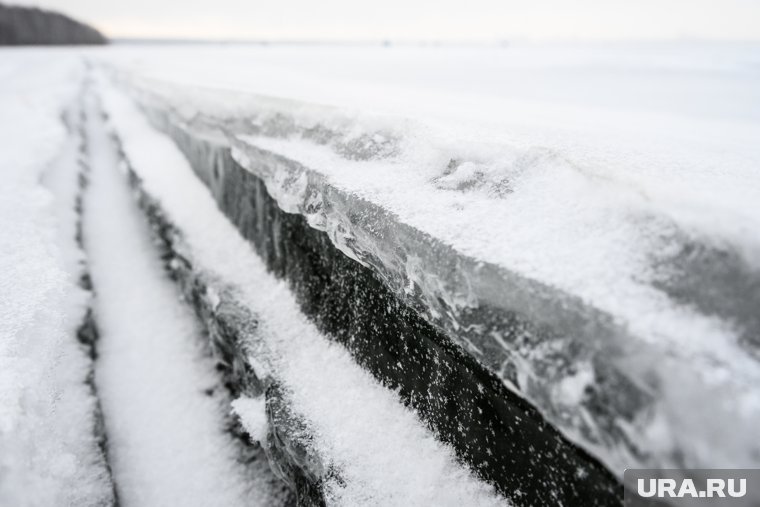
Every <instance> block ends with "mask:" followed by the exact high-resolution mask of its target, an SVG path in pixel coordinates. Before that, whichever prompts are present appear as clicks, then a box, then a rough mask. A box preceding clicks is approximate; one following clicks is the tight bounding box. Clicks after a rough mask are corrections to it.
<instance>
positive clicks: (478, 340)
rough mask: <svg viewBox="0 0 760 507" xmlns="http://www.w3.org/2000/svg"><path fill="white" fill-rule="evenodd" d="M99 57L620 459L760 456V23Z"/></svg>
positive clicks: (615, 461)
mask: <svg viewBox="0 0 760 507" xmlns="http://www.w3.org/2000/svg"><path fill="white" fill-rule="evenodd" d="M101 56H102V58H101V60H102V61H104V62H105V63H106V64H107V65H108V66H110V67H111V68H112V69H114V71H115V72H114V73H115V75H116V76H117V77H118V78H120V79H121V80H122V82H124V83H125V84H126V85H127V86H128V87H129V88H130V89H131V90H133V91H134V92H135V96H136V97H137V98H138V99H139V100H140V101H141V102H142V103H143V105H145V106H146V107H147V109H148V110H151V109H152V110H153V111H154V112H155V111H158V113H157V115H158V117H159V123H160V121H161V119H160V117H161V115H162V114H164V115H165V117H166V118H168V121H169V122H173V123H174V124H175V126H177V127H178V128H183V129H187V130H188V131H189V132H192V133H194V134H195V135H199V136H214V138H215V139H216V140H217V141H219V142H224V143H227V144H229V145H231V146H233V155H234V156H235V157H236V159H237V160H238V162H240V163H241V164H242V165H243V166H244V167H246V168H248V169H249V170H251V171H252V172H254V173H255V174H256V175H257V176H259V177H261V178H263V179H264V180H265V181H266V183H267V190H268V191H269V193H270V194H272V195H273V196H274V197H275V198H276V199H277V200H278V203H279V205H280V206H281V207H282V208H283V209H285V210H286V211H289V212H296V213H301V214H303V215H305V216H307V218H308V219H309V221H310V224H311V225H312V226H314V227H316V228H319V229H323V230H326V231H327V232H328V233H329V234H330V235H331V238H332V239H333V241H334V242H335V244H336V245H337V246H338V247H339V248H341V249H342V250H343V251H344V252H345V253H346V254H347V255H349V256H351V257H352V258H354V259H357V260H360V261H362V262H365V263H367V264H369V265H371V266H372V267H373V268H374V269H376V270H377V271H378V272H379V273H380V275H381V276H383V277H384V279H385V280H386V281H387V283H388V284H389V285H390V286H391V287H392V288H393V289H394V290H395V291H396V292H397V293H399V294H401V295H402V296H403V297H408V298H409V299H410V300H412V302H413V303H414V302H419V301H418V300H420V299H421V300H422V302H423V303H424V304H425V305H426V306H427V307H428V308H429V315H428V317H429V318H430V320H431V321H433V322H434V323H436V324H437V325H439V326H441V327H442V328H444V329H445V330H446V331H447V332H448V334H449V335H450V336H451V337H452V339H454V340H455V341H457V342H458V343H460V344H461V345H462V346H463V347H464V348H465V349H468V350H470V352H472V353H473V354H474V355H476V357H479V358H480V359H481V360H482V361H484V362H486V363H487V364H489V366H491V367H492V368H493V369H494V370H495V371H497V372H499V373H500V374H501V375H503V377H504V380H505V382H507V383H508V385H510V386H511V387H513V388H514V389H515V390H516V391H517V392H519V393H521V394H522V395H523V396H525V397H526V398H527V399H529V400H531V401H532V402H533V403H535V404H536V405H537V406H538V407H539V408H540V409H541V410H542V412H543V413H544V414H545V415H546V416H547V417H548V418H549V420H550V421H552V422H553V423H554V424H556V425H557V426H558V427H560V428H561V429H562V430H563V431H564V432H565V433H566V435H568V436H569V437H570V438H571V439H573V440H574V441H576V442H578V443H580V444H581V445H583V446H584V447H585V448H586V449H588V450H590V451H591V452H593V453H594V454H595V455H597V456H598V457H600V458H601V459H602V460H603V461H604V462H605V463H606V464H607V465H608V466H609V467H610V468H611V469H613V470H614V471H615V472H616V473H618V474H619V475H622V472H623V470H624V469H625V468H627V467H630V466H633V465H637V466H663V467H668V466H692V467H700V466H703V467H704V466H715V465H717V464H718V463H719V464H720V465H721V466H754V465H756V464H757V456H758V448H757V447H756V445H754V444H752V443H751V442H752V441H753V435H754V434H755V429H754V428H755V426H756V421H757V420H758V417H760V392H758V390H757V388H756V386H757V385H758V380H760V368H758V364H757V360H758V356H759V355H760V354H758V350H759V347H758V345H760V343H759V342H758V336H760V334H759V333H760V319H758V312H757V305H758V304H760V290H758V287H759V286H760V282H759V280H760V260H759V259H760V235H758V233H757V231H758V230H760V205H758V203H760V178H758V172H757V167H758V165H760V144H759V143H758V142H757V139H760V72H758V62H760V48H759V47H758V45H757V44H739V43H736V44H734V43H722V44H721V43H714V44H709V43H668V44H665V43H652V44H638V45H636V44H618V45H611V46H603V45H593V44H592V45H576V46H569V47H567V46H566V47H559V46H551V45H533V46H531V45H515V46H509V47H506V48H502V47H499V48H496V47H479V46H474V47H448V48H446V47H445V48H419V47H392V48H380V47H366V46H357V47H302V46H289V47H258V46H232V47H225V48H218V47H192V48H190V49H188V48H186V47H167V48H162V49H160V50H155V51H154V50H153V48H151V50H150V51H147V50H142V49H138V50H135V49H124V50H122V51H116V52H111V53H108V54H104V55H101ZM373 206H374V207H373ZM378 209H379V210H381V211H382V212H383V213H386V214H383V215H381V216H382V217H384V218H383V223H380V221H379V220H376V219H373V217H376V216H378V211H377V210H378ZM373 220H374V221H373ZM395 223H398V224H400V225H398V226H395V225H393V224H395ZM388 224H391V225H388ZM410 231H411V232H410ZM415 233H416V234H415ZM431 238H432V239H431ZM420 245H422V247H424V248H421V247H420ZM430 245H432V246H430ZM426 249H427V250H426ZM415 298H418V299H415ZM492 308H497V309H505V310H506V311H515V312H518V314H520V315H521V316H523V317H524V318H525V319H526V320H528V321H529V322H531V323H532V324H534V325H535V326H536V328H535V329H534V330H533V331H532V334H527V335H526V336H525V337H521V336H519V333H518V336H517V340H516V341H510V340H514V336H515V334H514V333H512V330H509V329H498V328H486V329H485V332H483V333H482V335H481V336H477V334H478V331H477V329H478V326H480V325H481V324H483V323H482V322H478V321H467V320H466V316H467V315H470V314H472V313H473V312H477V311H479V310H481V309H485V310H483V311H484V312H487V311H490V309H492ZM481 327H482V326H481ZM473 330H475V331H473ZM473 335H474V336H473ZM547 335H548V337H547ZM509 336H511V337H512V338H510V339H508V337H509ZM557 357H561V358H563V360H562V361H561V362H560V364H558V361H557ZM704 398H709V399H712V400H714V401H713V402H712V403H711V404H710V405H702V404H697V406H695V403H694V400H697V399H704ZM728 420H730V421H731V425H726V421H728ZM716 442H720V444H717V443H716Z"/></svg>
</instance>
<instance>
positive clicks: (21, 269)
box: [0, 50, 113, 506]
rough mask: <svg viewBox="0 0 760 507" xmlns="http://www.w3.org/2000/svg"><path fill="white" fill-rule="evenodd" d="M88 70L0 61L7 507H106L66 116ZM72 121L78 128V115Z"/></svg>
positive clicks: (1, 407) (109, 494)
mask: <svg viewBox="0 0 760 507" xmlns="http://www.w3.org/2000/svg"><path fill="white" fill-rule="evenodd" d="M83 71H84V67H83V65H82V63H81V61H80V60H79V59H78V58H74V57H73V56H72V55H67V54H57V55H54V54H50V53H43V52H36V51H26V50H21V51H4V52H3V53H2V54H0V139H2V149H0V171H2V172H1V174H2V178H3V181H2V185H1V186H0V504H2V505H9V506H10V505H13V506H27V505H30V506H37V505H107V504H108V503H109V502H111V501H112V500H113V488H112V485H111V480H110V477H109V473H108V470H107V468H106V465H105V462H104V459H103V455H102V452H101V449H100V447H99V445H98V437H97V435H96V399H95V397H94V396H93V393H92V391H91V387H90V385H88V384H87V382H86V381H87V378H88V375H89V374H90V370H91V367H92V364H91V361H90V358H89V357H88V353H87V350H85V348H84V347H83V346H82V345H81V344H80V343H79V342H78V341H77V337H76V333H77V329H78V327H79V326H80V325H81V324H82V322H83V320H84V317H85V312H86V308H87V305H88V300H89V295H88V293H87V292H86V291H85V290H83V289H82V288H80V287H79V286H78V285H77V282H78V279H79V276H80V275H81V269H82V265H81V260H82V254H81V251H79V249H78V246H77V244H76V241H75V237H74V234H73V233H74V230H75V226H76V220H77V217H76V214H75V212H74V205H75V203H74V200H75V195H76V188H77V175H78V170H79V167H78V156H79V153H78V149H79V145H78V141H77V138H76V135H75V133H74V132H71V131H68V132H67V128H66V125H65V124H64V120H63V118H64V115H65V114H66V112H67V110H68V108H69V107H70V106H71V104H72V103H74V101H75V99H76V96H77V93H78V92H79V89H80V85H81V81H82V77H83V75H84V73H83ZM72 113H73V115H71V114H70V115H68V116H67V118H68V120H69V122H70V127H71V129H75V128H76V125H75V122H76V112H75V111H74V112H72Z"/></svg>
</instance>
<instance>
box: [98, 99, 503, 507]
mask: <svg viewBox="0 0 760 507" xmlns="http://www.w3.org/2000/svg"><path fill="white" fill-rule="evenodd" d="M103 100H104V107H105V110H106V111H107V113H108V115H109V118H110V124H111V126H112V128H113V129H114V132H115V134H116V135H117V136H118V137H119V139H120V141H121V143H122V147H123V149H124V152H125V155H126V157H127V159H128V161H129V164H130V166H131V167H132V169H133V170H134V171H136V173H137V175H138V176H139V177H140V178H141V179H142V184H143V186H144V188H145V190H146V192H148V193H149V194H150V195H151V196H153V197H154V198H155V199H157V200H158V201H159V202H160V204H161V206H162V207H163V208H164V210H165V212H166V213H167V216H168V218H169V220H170V221H171V222H172V223H173V224H175V225H176V226H177V227H178V228H179V229H180V231H181V232H182V234H183V235H184V237H185V239H186V241H187V243H188V245H189V248H190V250H191V251H189V252H184V253H183V255H188V256H189V257H190V258H191V259H192V262H193V264H194V265H200V266H202V267H204V269H206V270H208V272H209V273H211V275H212V276H213V277H214V278H215V279H217V280H218V281H219V284H220V286H221V287H222V288H224V289H225V290H232V291H233V292H234V293H235V294H237V295H238V296H239V297H240V298H241V301H242V302H243V303H244V304H246V305H247V306H248V307H249V308H250V309H251V310H252V311H253V312H254V313H255V314H256V315H257V317H258V319H259V320H260V323H259V329H260V333H261V335H263V336H265V337H266V339H265V340H264V342H263V343H260V344H251V348H252V351H253V352H252V357H251V358H250V362H251V364H252V366H254V368H255V369H256V375H257V376H259V377H265V376H267V375H273V376H275V377H276V379H277V380H278V381H279V383H280V384H281V385H282V386H283V387H284V388H285V389H286V390H287V392H288V395H289V397H290V399H291V400H292V403H293V407H294V408H295V410H297V411H298V413H300V414H303V416H304V417H305V419H306V421H307V423H308V424H309V427H310V428H311V429H312V431H313V434H314V436H315V437H314V438H315V442H314V445H315V446H316V447H317V448H318V451H319V454H320V456H322V457H324V458H325V459H326V460H327V462H326V463H324V465H325V466H328V467H335V468H337V469H338V470H339V471H340V477H341V481H336V480H332V479H330V480H328V481H327V483H326V484H325V485H324V487H325V489H326V491H325V493H326V497H327V500H328V502H329V503H330V504H331V505H346V506H353V505H399V506H400V505H405V506H408V505H419V506H423V505H449V506H455V505H503V504H504V503H505V500H504V499H503V498H500V497H499V496H498V495H496V494H495V493H494V491H493V488H492V487H490V486H489V485H487V484H484V483H483V482H481V481H479V480H478V479H477V478H475V477H474V476H473V475H472V473H471V472H470V471H469V470H468V469H466V468H465V467H462V466H461V465H459V464H458V463H457V462H456V460H455V458H454V455H453V452H452V451H451V449H450V448H448V447H447V446H445V445H443V444H441V443H440V442H438V441H437V440H436V439H435V437H434V436H433V435H432V434H431V432H430V431H429V430H427V429H426V428H425V426H424V424H423V423H422V422H421V421H420V420H419V419H418V418H417V416H416V415H415V414H414V413H413V412H412V411H410V410H409V409H407V408H405V407H404V406H403V405H402V404H401V403H400V401H399V399H398V397H397V396H396V394H395V393H393V392H391V391H388V390H387V389H385V388H384V387H383V386H382V385H380V384H379V383H378V382H377V381H376V380H375V379H374V378H373V377H372V376H371V375H370V374H369V373H367V372H365V371H364V370H362V369H361V368H360V367H359V366H358V365H357V364H356V363H355V362H354V361H353V359H352V358H351V356H350V355H349V353H348V352H347V351H346V350H345V349H344V348H343V347H341V346H339V345H336V344H334V343H331V342H330V341H329V340H327V339H326V338H325V337H324V336H322V335H320V333H319V332H318V331H317V330H316V328H315V327H314V325H313V324H312V323H310V322H309V321H308V320H307V319H306V318H305V317H304V316H303V315H302V314H301V313H300V311H299V309H298V305H297V303H296V301H295V300H294V297H293V295H292V293H291V292H290V291H289V289H288V287H287V285H286V284H285V283H283V282H280V281H278V280H276V279H275V278H274V277H273V276H272V275H270V274H268V273H267V271H266V269H265V266H264V265H263V263H262V261H261V260H260V259H259V257H258V256H257V255H256V254H255V252H254V251H253V249H252V247H251V245H250V244H248V243H247V242H246V241H245V240H244V239H243V238H242V237H241V236H240V235H239V233H238V231H237V230H236V229H235V228H234V227H233V226H232V224H230V223H229V222H228V221H227V220H226V218H224V216H223V215H222V214H221V212H220V211H219V210H218V209H217V207H216V205H215V203H214V201H213V199H212V197H211V195H210V194H209V192H208V190H207V189H206V188H205V187H204V185H203V184H202V183H201V181H200V180H198V179H197V178H196V177H195V175H194V174H193V172H192V170H191V168H190V167H189V165H188V162H187V160H186V159H185V158H184V157H183V156H182V154H181V153H180V152H179V150H178V149H177V147H176V146H175V145H174V144H173V143H172V141H171V140H169V139H168V138H167V137H165V136H163V135H161V134H159V133H157V132H156V131H155V130H154V129H153V128H152V127H151V126H150V125H149V124H148V122H147V119H146V118H145V117H144V116H142V114H141V113H140V112H139V111H138V110H137V108H136V106H135V105H134V104H133V103H131V101H130V100H129V99H128V98H127V97H126V96H124V95H122V94H120V93H119V92H117V91H115V90H114V89H112V88H109V87H106V88H105V90H104V94H103ZM328 365H329V367H328ZM262 366H263V368H262ZM235 410H236V412H237V413H238V414H239V415H240V417H241V419H242V421H243V424H244V426H246V427H250V428H253V429H254V432H255V433H258V434H259V436H260V431H261V429H260V423H261V419H262V414H261V405H260V403H255V402H252V401H250V400H238V402H237V403H236V405H235ZM254 438H256V437H255V436H254Z"/></svg>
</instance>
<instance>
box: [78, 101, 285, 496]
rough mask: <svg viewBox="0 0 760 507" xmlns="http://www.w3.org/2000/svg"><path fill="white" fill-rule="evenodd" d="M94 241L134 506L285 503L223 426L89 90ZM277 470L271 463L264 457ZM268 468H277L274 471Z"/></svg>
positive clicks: (112, 389)
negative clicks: (247, 461)
mask: <svg viewBox="0 0 760 507" xmlns="http://www.w3.org/2000/svg"><path fill="white" fill-rule="evenodd" d="M86 111H87V122H86V134H87V136H88V142H89V155H90V164H91V167H92V173H91V181H90V188H89V190H88V193H87V196H86V199H85V203H84V207H85V216H84V236H85V246H86V249H87V252H88V255H89V257H90V262H91V273H92V279H93V285H94V290H95V294H96V299H95V304H94V309H95V318H96V320H97V323H98V327H99V330H100V338H99V343H98V353H99V357H98V361H97V365H96V383H97V386H98V391H99V393H100V396H101V403H102V407H103V412H104V417H105V426H106V431H107V433H108V443H109V458H110V460H111V467H112V470H113V474H114V480H115V482H116V485H117V489H118V493H119V498H120V501H121V502H122V503H123V504H124V505H127V506H130V505H137V506H141V507H142V506H174V505H183V506H195V505H197V506H204V507H205V506H211V505H224V506H235V505H277V504H278V499H277V496H276V495H277V493H278V491H273V490H272V489H271V488H270V487H269V485H271V481H269V480H268V479H270V478H271V477H265V476H263V475H262V474H260V475H258V476H252V474H251V470H249V469H248V468H247V467H246V466H245V465H243V464H242V463H241V462H240V457H241V452H240V449H239V448H238V446H239V445H240V444H239V443H238V442H236V441H235V440H234V439H233V438H231V435H230V434H229V433H227V432H225V411H227V410H228V405H227V404H226V399H225V397H224V393H223V389H222V388H221V387H220V386H219V379H218V377H217V376H216V374H215V372H214V364H213V362H212V360H211V359H210V358H209V357H207V356H206V355H205V354H204V351H203V350H202V349H201V346H200V344H201V340H200V339H199V338H200V337H199V333H200V331H199V329H198V327H197V323H196V321H195V318H194V316H193V315H192V313H191V312H190V310H189V308H187V307H186V305H185V304H183V303H182V302H181V301H179V300H178V293H177V292H176V289H175V288H174V287H173V286H172V284H171V282H170V281H169V280H168V278H167V277H166V276H165V274H164V272H163V270H162V268H161V265H160V262H159V259H158V255H159V252H158V250H157V249H156V247H155V246H154V245H153V244H152V243H151V241H150V237H149V232H148V230H147V228H146V226H145V224H144V222H143V221H142V220H141V217H140V216H139V214H138V212H137V210H136V209H135V207H134V203H133V202H132V200H131V197H130V193H129V189H128V186H127V183H126V180H125V178H124V175H123V174H122V173H120V172H119V171H118V165H117V155H116V152H115V151H114V146H113V145H112V143H111V140H110V138H109V137H108V134H107V132H106V130H105V128H104V124H103V121H102V118H101V117H100V116H99V111H98V110H97V107H96V105H95V103H94V101H93V100H92V99H90V100H88V101H87V107H86ZM265 469H266V470H267V471H268V468H265ZM270 475H271V474H270Z"/></svg>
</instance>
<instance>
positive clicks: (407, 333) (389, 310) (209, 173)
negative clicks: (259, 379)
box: [151, 111, 621, 505]
mask: <svg viewBox="0 0 760 507" xmlns="http://www.w3.org/2000/svg"><path fill="white" fill-rule="evenodd" d="M151 116H152V117H153V120H154V121H155V122H157V123H158V124H159V125H160V126H161V127H162V130H164V131H165V132H167V133H169V134H170V137H172V138H173V139H174V140H175V142H176V143H177V145H178V146H179V147H180V149H181V150H182V151H183V153H185V155H186V157H187V158H188V160H189V161H190V164H191V166H192V167H193V170H194V171H195V172H196V174H197V175H198V176H199V177H200V179H201V180H202V181H203V182H204V183H205V184H206V185H207V186H208V187H209V189H210V191H211V193H212V195H213V196H214V197H215V199H216V200H217V203H218V205H219V207H220V208H221V210H222V211H223V212H224V213H225V214H226V215H227V216H228V218H229V219H230V220H231V221H232V222H233V223H234V224H235V225H236V226H237V228H238V230H239V231H240V232H241V234H242V235H243V236H244V237H245V238H247V239H248V240H249V241H251V242H252V244H253V245H254V247H255V249H256V250H257V252H258V253H259V255H260V256H261V257H262V258H263V260H264V261H265V263H266V265H267V266H268V268H269V269H270V270H271V271H272V272H273V273H274V274H275V275H276V276H278V277H280V278H284V279H286V280H288V281H289V282H290V284H291V287H292V290H293V291H294V292H295V294H296V296H297V299H298V300H299V302H300V305H301V309H302V311H303V312H304V313H305V314H306V315H307V316H309V317H310V318H311V319H313V321H314V322H315V323H316V325H317V326H318V327H319V328H320V330H322V331H323V332H324V333H325V334H326V335H328V336H331V337H332V338H334V339H335V340H337V341H339V342H340V343H343V344H344V345H345V346H346V347H347V348H348V349H349V350H350V351H351V353H352V354H353V355H354V357H355V358H356V359H357V361H358V362H359V363H360V364H361V365H362V366H364V367H365V368H366V369H368V370H369V371H371V372H372V373H373V374H374V375H375V376H376V377H377V378H378V379H379V380H381V381H382V382H383V383H384V384H385V385H386V386H387V387H389V388H392V389H394V390H397V391H398V392H399V394H400V396H401V397H402V399H403V400H404V401H405V402H406V403H407V404H409V405H410V406H412V407H414V408H415V410H417V412H418V413H419V414H420V416H421V417H422V418H423V419H424V420H425V421H427V423H428V424H429V425H430V427H431V428H432V429H433V430H434V431H435V432H436V434H437V435H438V436H439V438H440V439H441V440H443V441H444V442H446V443H449V444H450V445H452V447H453V448H454V449H455V450H456V452H457V455H458V456H459V458H460V459H462V460H463V461H464V462H466V463H467V464H468V465H469V466H470V467H471V468H472V469H473V470H475V471H476V472H477V473H478V474H479V475H480V476H481V477H483V478H484V479H486V480H488V481H489V482H491V483H492V484H494V485H496V486H497V487H498V489H499V490H500V491H501V492H502V493H503V494H504V495H505V496H507V497H508V498H510V499H511V500H512V501H513V502H515V503H516V504H518V505H520V504H522V503H524V502H527V504H530V503H547V502H548V503H555V502H556V501H557V500H562V501H565V502H582V503H584V504H586V505H616V504H618V503H619V502H620V499H619V498H620V491H621V490H620V489H619V484H618V482H617V480H616V479H615V478H614V477H613V475H612V474H611V473H610V472H609V471H607V470H606V469H605V467H604V466H602V465H600V464H599V463H598V462H597V461H596V460H595V459H594V458H592V457H591V456H590V455H589V454H588V453H586V452H585V451H584V450H582V449H580V448H579V447H577V446H576V445H574V444H572V443H571V442H569V441H568V440H567V439H566V438H564V437H563V435H562V434H561V433H560V432H558V431H557V430H556V429H555V428H554V427H552V425H550V424H548V423H547V422H546V420H545V419H544V418H543V417H542V416H541V415H540V414H539V412H538V411H537V410H535V409H534V408H533V407H532V406H531V405H530V404H529V403H527V402H526V401H525V399H523V398H522V397H520V396H518V395H516V394H515V393H513V392H511V391H510V390H509V389H508V388H507V387H506V385H505V383H504V382H503V380H502V379H501V378H499V377H498V376H497V375H495V374H494V373H493V372H491V371H489V370H488V369H487V368H484V367H483V365H482V364H481V363H480V362H479V361H478V360H476V359H475V358H474V357H473V356H472V355H471V354H469V353H467V352H465V351H464V350H462V348H460V347H459V346H458V345H456V344H454V343H452V341H451V339H450V338H449V337H447V336H446V335H445V334H444V333H442V332H441V330H440V329H439V328H438V327H437V326H435V325H433V324H432V323H431V322H430V321H429V320H428V319H426V318H423V316H421V312H422V311H424V308H423V307H421V306H420V304H417V305H415V306H416V307H417V308H414V307H412V306H410V304H409V303H410V301H409V300H405V299H404V298H401V297H399V294H398V293H396V292H395V291H393V290H392V289H390V288H389V287H388V284H387V280H385V279H383V276H382V275H383V273H382V272H378V271H376V270H375V269H373V268H372V267H371V266H369V265H366V264H365V263H363V262H358V261H357V260H356V259H354V258H351V257H349V256H347V255H346V252H345V250H343V249H339V248H338V246H336V244H335V238H334V237H331V236H330V235H329V234H328V233H327V232H325V231H323V230H319V229H317V228H314V227H312V226H311V225H310V223H309V221H308V219H307V218H306V217H304V216H303V215H301V214H298V213H289V212H287V211H285V210H283V209H282V207H281V206H280V205H279V204H278V201H277V200H276V199H275V198H273V197H272V195H270V193H269V189H268V185H267V184H266V182H265V180H264V179H262V178H260V177H258V176H257V175H255V174H254V173H253V172H252V171H250V170H248V168H244V167H242V166H241V165H240V164H238V162H237V161H236V160H235V159H234V158H233V156H232V152H231V149H230V148H229V146H228V145H225V144H224V143H217V142H214V141H212V140H210V139H208V138H207V137H205V136H203V135H196V134H193V133H190V132H189V131H188V130H186V129H184V128H180V127H177V126H176V125H175V124H173V123H171V122H169V121H167V118H166V117H165V116H164V115H163V114H162V113H161V112H159V111H153V114H151ZM161 118H163V120H162V119H161ZM337 197H339V196H336V198H337ZM377 218H383V216H382V215H380V216H378V217H377ZM394 225H395V224H394ZM428 313H429V312H428ZM476 318H477V316H476ZM502 318H503V317H502ZM507 318H508V319H509V320H508V321H507V322H509V323H512V322H513V319H514V317H513V316H511V315H509V316H507ZM499 323H500V324H503V323H504V321H501V322H499ZM525 325H527V323H525ZM526 490H527V491H526ZM518 491H519V492H520V493H519V494H520V495H523V496H522V497H520V496H517V497H515V492H518Z"/></svg>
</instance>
